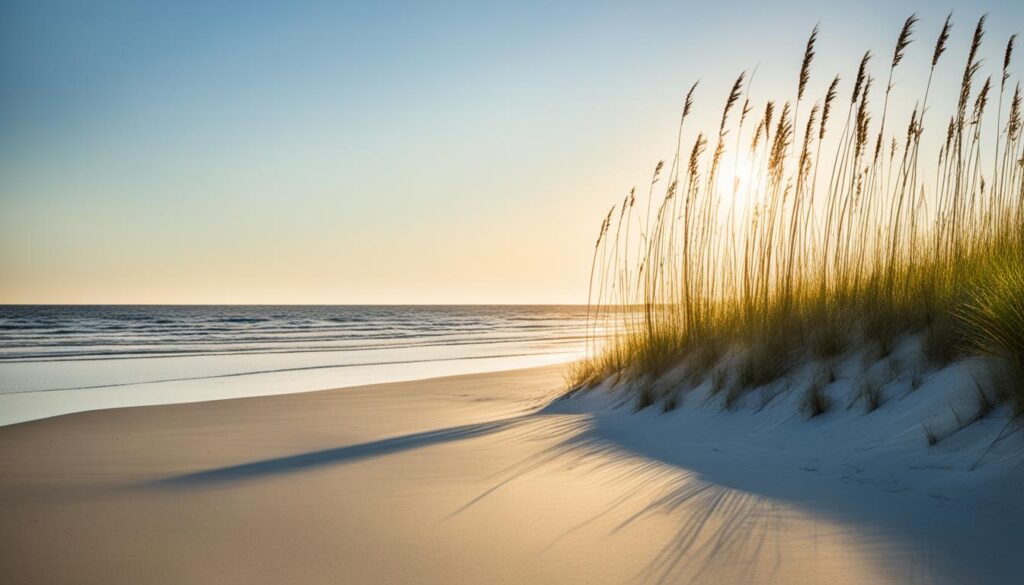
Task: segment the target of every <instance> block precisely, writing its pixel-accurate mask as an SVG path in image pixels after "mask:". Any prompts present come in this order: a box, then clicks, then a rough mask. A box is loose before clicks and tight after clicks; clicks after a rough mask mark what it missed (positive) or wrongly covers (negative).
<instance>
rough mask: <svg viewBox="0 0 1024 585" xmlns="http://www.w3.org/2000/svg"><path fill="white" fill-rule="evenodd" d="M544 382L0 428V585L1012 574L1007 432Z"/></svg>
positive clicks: (1015, 568) (972, 578)
mask: <svg viewBox="0 0 1024 585" xmlns="http://www.w3.org/2000/svg"><path fill="white" fill-rule="evenodd" d="M560 384H561V378H560V370H559V368H557V367H547V368H539V369H531V370H520V371H514V372H505V373H491V374H474V375H469V376H460V377H453V378H439V379H434V380H428V381H420V382H407V383H396V384H386V385H379V386H370V387H362V388H353V389H343V390H332V391H324V392H315V393H306V394H292V395H286V396H266V397H256V398H244V399H237V400H225V401H218V402H205V403H193V404H180V405H167V406H147V407H139V408H128V409H117V410H106V411H96V412H86V413H79V414H72V415H67V416H61V417H57V418H52V419H47V420H41V421H35V422H30V423H24V424H18V425H12V426H8V427H3V428H0V469H2V474H0V517H2V522H0V583H5V584H12V585H13V584H21V583H25V584H37V583H103V584H110V583H131V584H150V583H169V584H170V583H174V584H180V583H190V584H196V583H211V584H212V583H216V584H228V583H239V584H252V583H268V584H269V583H273V584H281V583H338V584H355V583H417V584H427V583H438V584H440V583H446V584H452V583H540V584H547V583H550V584H559V585H561V584H566V583H588V584H591V583H645V582H650V583H688V582H694V583H711V584H715V583H722V584H725V583H730V584H733V583H794V584H800V583H807V584H819V583H858V584H860V583H1009V582H1015V581H1016V579H1017V578H1018V577H1019V576H1020V575H1021V574H1022V569H1024V557H1021V556H1020V554H1019V549H1020V542H1021V540H1020V539H1021V536H1020V535H1022V534H1024V515H1022V514H1021V509H1022V508H1021V500H1022V499H1024V498H1021V495H1022V493H1024V492H1022V491H1021V485H1022V482H1021V472H1020V469H1021V466H1020V465H1019V464H1017V463H1015V462H1018V461H1020V460H1021V458H1020V457H1017V456H1015V455H1014V454H1013V453H1009V454H1008V453H1005V452H1003V451H1005V450H1006V449H1005V448H1001V449H997V450H996V451H997V457H996V460H995V463H993V464H991V465H987V466H982V468H981V469H980V470H976V471H974V472H967V471H965V470H964V469H963V467H964V466H965V465H966V464H967V462H968V459H970V458H973V457H974V455H975V454H974V453H968V451H969V450H970V449H968V448H967V447H963V446H960V447H958V446H957V445H955V444H954V440H952V439H951V440H950V442H949V444H950V445H952V446H950V447H946V448H945V449H946V451H937V450H934V449H933V450H931V451H929V450H928V449H927V448H926V447H924V448H921V449H918V448H917V447H913V448H911V447H907V446H906V445H903V446H900V445H902V444H900V443H899V441H896V445H897V446H896V447H893V449H896V450H895V451H891V452H890V451H888V450H887V449H888V447H889V446H891V445H890V444H889V443H885V441H886V440H887V439H886V437H871V436H870V433H872V432H874V431H875V430H876V427H874V426H872V425H871V424H866V425H863V429H862V430H861V431H860V432H859V434H857V432H856V428H857V427H856V425H857V424H858V423H857V422H856V421H857V420H858V419H862V420H867V417H863V416H859V415H858V416H857V417H853V416H849V415H845V416H844V415H839V414H837V415H834V416H835V419H834V420H829V419H828V416H829V415H826V417H825V418H824V419H822V420H817V419H816V420H814V421H811V422H805V421H802V420H799V419H798V417H795V416H794V415H793V413H792V410H791V409H789V408H788V405H781V406H779V407H778V408H776V409H775V410H771V408H770V409H768V410H769V411H767V412H761V413H757V414H754V413H753V412H752V410H751V411H749V412H746V411H744V412H739V413H721V412H720V411H719V409H718V408H717V407H712V406H711V405H704V404H701V403H700V402H698V401H697V400H696V399H694V400H693V401H692V402H686V403H684V407H683V408H681V409H679V410H678V411H676V412H673V413H670V414H668V415H659V414H657V413H656V412H654V411H653V409H652V410H650V411H645V412H642V413H639V414H633V413H630V412H629V410H628V409H621V408H620V409H614V408H609V401H608V400H607V399H605V398H602V397H601V396H600V395H595V396H589V397H586V398H582V399H573V400H568V401H564V402H560V403H557V404H556V405H555V406H552V407H548V408H545V409H542V410H539V411H538V408H541V406H542V405H543V404H544V399H545V397H547V396H548V395H550V393H551V392H553V391H555V390H556V389H557V388H558V387H559V386H560ZM923 390H924V389H922V391H923ZM772 408H775V407H772ZM884 409H885V407H883V410H884ZM893 412H897V409H893ZM875 415H882V416H887V415H885V414H884V413H883V412H882V411H878V412H876V413H873V414H872V415H871V416H875ZM894 416H895V415H894ZM897 418H898V417H897ZM878 420H883V419H881V418H879V419H878ZM885 420H888V419H885ZM894 420H895V419H894ZM889 424H890V425H895V424H897V423H893V422H891V421H890V423H889ZM904 424H906V425H911V424H913V423H911V422H909V419H908V420H907V421H906V422H905V423H904ZM1003 424H1005V421H1003V422H1000V421H998V420H993V421H991V422H988V421H986V422H983V423H982V424H980V425H979V426H978V430H977V431H971V432H974V433H975V434H976V435H977V436H976V437H974V438H973V439H972V438H971V437H966V438H964V439H963V440H962V441H966V442H967V443H969V444H970V445H974V444H981V443H980V442H979V441H981V440H982V439H981V436H982V435H984V436H986V437H989V436H991V435H992V433H993V432H995V431H997V430H998V429H996V428H995V427H996V426H1002V425H1003ZM916 432H917V433H920V430H919V429H916ZM908 436H909V435H908ZM851 437H860V438H859V439H856V440H855V439H852V438H851ZM890 438H891V437H890ZM907 440H908V441H909V439H907ZM918 440H920V437H918ZM1012 440H1016V441H1017V442H1018V443H1019V442H1020V441H1021V439H1020V438H1019V435H1018V436H1017V437H1016V438H1015V439H1012ZM872 441H874V444H875V447H874V448H873V447H871V445H872ZM880 443H881V444H880ZM879 444H880V445H879ZM1004 444H1005V442H1004ZM907 445H910V443H909V442H908V443H907ZM972 448H973V447H972ZM844 449H845V450H844ZM871 453H878V454H881V455H879V456H872V455H871ZM921 453H923V455H921ZM858 454H859V455H858ZM901 454H902V455H901ZM942 465H945V466H947V467H946V468H944V469H940V468H936V466H938V467H941V466H942ZM915 466H916V468H915Z"/></svg>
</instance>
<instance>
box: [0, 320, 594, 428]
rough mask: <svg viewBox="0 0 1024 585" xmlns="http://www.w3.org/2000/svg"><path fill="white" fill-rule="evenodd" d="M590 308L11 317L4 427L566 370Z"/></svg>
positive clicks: (1, 377) (1, 349) (5, 323)
mask: <svg viewBox="0 0 1024 585" xmlns="http://www.w3.org/2000/svg"><path fill="white" fill-rule="evenodd" d="M585 322H586V307H584V306H550V305H543V306H525V305H510V306H494V305H486V306H447V305H446V306H419V305H417V306H345V305H339V306H308V305H301V306H238V305H230V306H214V305H203V306H180V305H175V306H148V305H147V306H138V305H132V306H111V305H102V306H81V305H76V306H54V305H46V306H26V305H18V306H15V305H9V306H0V424H11V423H15V422H20V421H25V420H32V419H37V418H43V417H47V416H54V415H58V414H63V413H67V412H75V411H81V410H91V409H96V408H111V407H118V406H133V405H142V404H163V403H172V402H191V401H197V400H212V399H220V398H231V397H238V396H256V395H264V394H282V393H289V392H301V391H308V390H318V389H326V388H339V387H345V386H355V385H363V384H372V383H378V382H394V381H401V380H415V379H423V378H431V377H436V376H446V375H455V374H466V373H476V372H485V371H497V370H506V369H515V368H521V367H530V366H538V365H545V364H553V363H560V362H565V361H569V360H572V359H575V358H577V357H579V356H581V355H582V354H583V351H584V348H585V338H586V323H585Z"/></svg>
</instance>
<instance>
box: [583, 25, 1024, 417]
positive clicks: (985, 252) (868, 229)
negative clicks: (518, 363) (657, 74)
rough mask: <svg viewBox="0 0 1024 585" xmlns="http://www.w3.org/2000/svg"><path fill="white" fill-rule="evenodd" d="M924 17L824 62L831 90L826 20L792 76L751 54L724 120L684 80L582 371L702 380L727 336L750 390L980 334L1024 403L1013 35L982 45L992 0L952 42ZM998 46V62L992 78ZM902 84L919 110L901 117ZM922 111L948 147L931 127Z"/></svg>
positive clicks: (1023, 255) (953, 346) (633, 205)
mask: <svg viewBox="0 0 1024 585" xmlns="http://www.w3.org/2000/svg"><path fill="white" fill-rule="evenodd" d="M919 25H920V23H919V21H918V19H917V17H916V16H911V17H909V18H908V19H907V20H906V21H905V22H904V23H903V25H902V27H901V28H900V29H899V32H898V34H897V35H896V38H895V43H894V45H893V46H892V47H890V48H889V49H887V50H886V51H885V52H884V53H880V54H878V55H875V54H874V53H872V52H871V51H868V52H865V53H863V55H861V56H860V58H859V60H858V61H857V62H856V63H857V66H856V68H855V69H854V70H853V71H852V72H851V74H850V75H849V76H848V77H847V76H845V75H829V76H826V77H822V78H821V81H822V83H821V86H822V88H823V92H822V93H821V94H820V95H812V90H811V87H812V80H813V79H814V78H815V77H816V76H817V73H816V72H815V71H814V60H815V56H816V44H817V42H818V36H819V30H818V28H817V27H815V28H814V30H813V31H812V32H811V34H810V36H809V37H808V40H807V43H806V47H805V50H804V54H803V58H802V60H801V66H800V70H799V75H798V77H797V78H796V79H794V80H793V82H794V83H793V90H794V93H793V95H791V96H789V97H788V98H787V97H783V98H780V99H778V100H770V101H765V102H762V103H753V99H752V98H751V97H750V93H749V76H748V75H747V74H746V73H741V74H740V75H739V76H738V77H737V79H736V81H735V83H734V84H733V85H732V86H731V88H729V90H728V92H727V93H726V100H725V102H724V105H723V106H722V109H721V116H720V118H719V122H718V124H717V127H712V128H711V130H710V131H707V130H706V129H703V130H702V129H691V128H690V127H689V126H690V125H691V124H692V122H691V118H692V117H693V109H694V104H695V102H696V100H697V94H698V89H699V88H698V86H697V85H696V84H695V85H694V86H692V87H690V88H689V90H688V92H687V93H686V94H685V98H684V100H683V107H682V114H681V116H680V119H679V123H678V128H677V129H676V136H677V139H676V150H675V153H674V155H673V156H672V157H671V158H670V159H668V160H667V161H663V162H659V163H658V164H657V165H656V166H655V170H654V173H653V176H652V178H651V180H650V182H649V184H648V185H646V186H645V187H644V188H642V189H639V190H638V189H634V190H632V191H630V192H629V193H628V194H627V195H626V196H625V198H624V199H623V200H622V201H621V202H620V203H619V204H617V205H616V206H615V207H613V208H612V210H611V211H609V212H608V213H607V214H606V215H604V216H603V218H602V222H601V226H600V230H599V234H598V238H597V240H596V242H595V246H594V256H593V261H592V266H591V278H590V291H589V303H590V310H589V318H590V320H591V325H592V326H591V330H592V331H595V332H596V331H614V332H615V333H613V334H611V335H610V336H605V337H599V336H597V335H594V336H593V339H592V340H591V344H590V355H589V357H588V358H586V359H584V360H582V361H580V362H578V363H576V364H575V365H574V367H573V369H572V372H571V374H570V380H569V383H570V385H571V386H572V387H574V388H585V387H588V386H591V385H593V384H595V383H597V382H600V381H602V380H605V379H609V378H612V379H614V380H616V381H618V380H624V379H625V380H630V379H632V380H637V381H643V380H656V379H657V378H658V377H659V376H660V375H661V374H663V373H664V372H666V371H668V370H669V369H677V368H680V367H682V368H684V369H685V371H686V372H687V376H689V377H690V378H691V379H692V380H693V381H698V380H701V379H704V378H705V377H708V376H712V371H713V370H714V369H716V366H717V365H718V364H719V362H720V360H721V359H722V357H723V356H724V355H726V354H727V353H728V354H730V355H732V356H739V357H738V358H735V359H733V360H732V361H731V362H730V363H731V364H732V370H733V371H732V372H731V373H730V375H729V376H728V379H725V378H724V377H723V376H722V374H721V373H718V374H717V375H718V377H719V378H720V379H719V380H718V381H714V380H713V382H714V383H713V386H714V387H716V388H718V387H721V388H723V389H726V390H727V391H728V392H727V396H733V397H737V396H741V395H742V393H743V392H744V391H746V390H748V389H751V388H756V387H758V386H762V385H764V384H768V383H770V382H772V381H774V380H776V379H778V378H779V377H780V376H783V375H784V374H785V373H786V371H787V369H788V368H790V367H792V366H793V365H794V364H796V363H798V362H799V361H800V360H802V359H807V358H813V359H822V360H825V359H830V358H833V357H835V356H838V355H840V354H842V353H843V352H845V351H846V350H847V349H848V348H849V347H851V346H853V345H856V346H858V347H864V346H873V347H876V351H878V352H879V353H880V354H882V355H885V354H886V353H888V352H889V351H891V350H892V347H893V344H894V343H895V342H896V341H897V340H898V339H899V338H900V337H901V336H903V335H906V334H908V333H917V334H920V335H921V336H922V339H923V352H924V353H925V354H926V355H927V357H928V359H929V360H930V361H931V362H932V363H933V365H942V364H944V363H948V362H949V361H951V360H953V359H956V358H957V357H959V356H961V355H964V354H966V353H979V354H984V355H988V356H990V357H992V358H993V359H994V360H997V361H998V362H999V363H1000V364H1002V365H1005V366H1006V367H1007V368H1008V370H1007V371H1009V372H1010V375H1009V379H1010V380H1012V382H1011V383H1010V384H1009V385H1003V387H1007V388H1009V390H1007V391H1005V392H1003V393H1002V394H1001V396H1000V398H1002V399H1003V400H1006V401H1009V402H1012V403H1014V404H1015V405H1016V407H1017V409H1018V412H1019V411H1020V410H1021V409H1024V230H1022V225H1024V148H1022V147H1024V143H1022V140H1021V130H1022V112H1021V108H1022V103H1021V102H1022V95H1021V88H1020V85H1019V83H1017V82H1014V80H1013V77H1014V75H1013V74H1012V68H1013V50H1014V42H1015V37H1010V38H1009V39H1008V40H1006V39H1004V40H1003V42H1002V43H1000V45H999V59H998V60H996V59H988V60H986V59H984V58H983V54H984V53H985V51H989V49H990V47H989V43H988V41H987V39H986V35H985V18H984V17H982V18H981V19H980V20H978V21H977V23H976V25H975V26H974V27H973V28H972V29H971V31H972V32H971V36H970V39H971V42H970V45H969V47H968V50H967V54H966V55H961V56H959V59H958V60H959V62H955V61H954V56H953V55H952V54H949V53H947V48H948V44H949V39H950V36H951V34H952V31H953V22H952V20H951V19H950V18H947V19H946V20H945V22H944V23H943V24H942V26H941V28H938V30H936V31H934V32H932V33H931V34H930V35H929V36H930V37H931V38H930V39H927V40H925V39H924V38H922V31H920V30H919V28H920V26H919ZM911 50H926V51H928V55H929V56H930V59H929V61H928V62H929V63H930V69H929V71H928V77H927V82H926V84H925V85H924V87H922V88H920V89H919V90H918V91H912V88H909V87H904V86H903V85H901V84H898V83H897V80H898V79H899V76H900V67H901V65H902V64H903V62H904V58H905V56H906V55H907V54H908V52H909V51H911ZM986 62H988V63H991V62H997V67H998V68H997V69H996V70H995V71H994V72H993V74H992V76H989V77H987V78H985V79H982V72H983V70H984V69H985V68H984V67H983V63H986ZM941 67H956V68H957V71H958V72H959V71H961V69H960V68H961V67H962V81H961V83H960V85H959V88H958V94H957V95H956V96H954V97H955V106H954V107H953V109H952V111H951V112H946V113H945V114H943V113H941V112H933V111H932V108H931V107H930V106H929V98H930V97H934V96H930V95H929V94H930V93H932V91H933V89H935V88H933V86H932V81H933V77H934V75H935V73H936V71H938V70H939V68H941ZM958 77H960V75H959V73H958ZM900 100H903V101H902V102H901V101H900ZM897 104H901V105H906V109H907V110H910V111H912V113H911V114H910V116H909V119H902V120H896V119H890V112H892V111H894V108H893V106H894V105H897ZM910 104H913V108H910ZM926 131H927V132H931V133H933V134H934V135H935V136H936V139H935V140H934V142H936V143H937V144H938V152H933V151H930V149H928V148H926V147H924V143H922V136H924V135H925V132H926ZM926 150H928V151H927V152H926ZM645 191H646V192H645ZM637 387H638V388H643V387H644V386H643V384H639V385H637ZM821 407H822V404H821V403H820V398H819V397H814V396H812V397H811V406H810V408H811V409H812V410H813V411H815V412H817V411H819V410H820V409H821Z"/></svg>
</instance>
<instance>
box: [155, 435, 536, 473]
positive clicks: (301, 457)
mask: <svg viewBox="0 0 1024 585" xmlns="http://www.w3.org/2000/svg"><path fill="white" fill-rule="evenodd" d="M523 420H524V419H523V417H515V418H510V419H505V420H499V421H492V422H484V423H476V424H468V425H462V426H457V427H450V428H446V429H438V430H434V431H426V432H422V433H413V434H410V435H403V436H399V437H392V438H389V439H381V440H379V441H370V442H368V443H360V444H356V445H346V446H343V447H335V448H331V449H323V450H320V451H311V452H306V453H297V454H295V455H286V456H284V457H275V458H272V459H261V460H257V461H250V462H247V463H242V464H239V465H229V466H226V467H217V468H213V469H205V470H203V471H196V472H193V473H186V474H182V475H176V476H173V477H168V478H164V479H160V480H157V481H155V482H152V483H150V484H148V485H149V486H151V487H165V488H173V487H180V488H188V487H201V486H204V485H210V484H219V483H231V482H242V481H249V480H256V479H261V478H266V477H272V476H278V475H286V474H291V473H298V472H301V471H308V470H311V469H315V468H320V467H327V466H331V465H343V464H347V463H354V462H357V461H363V460H367V459H372V458H374V457H380V456H383V455H390V454H393V453H399V452H402V451H409V450H412V449H422V448H424V447H429V446H432V445H439V444H442V443H449V442H452V441H462V440H465V439H471V438H474V437H480V436H484V435H488V434H491V433H495V432H498V431H502V430H506V429H509V428H511V427H513V426H515V425H518V424H521V423H522V422H523Z"/></svg>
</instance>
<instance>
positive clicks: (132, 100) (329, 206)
mask: <svg viewBox="0 0 1024 585" xmlns="http://www.w3.org/2000/svg"><path fill="white" fill-rule="evenodd" d="M950 10H953V12H954V22H955V23H956V24H955V26H954V29H953V38H952V39H951V44H950V49H949V52H948V53H947V55H948V57H946V58H948V59H949V62H948V63H945V68H940V69H942V70H941V71H940V73H939V74H937V80H936V84H937V85H939V86H942V85H943V84H955V83H957V81H958V77H959V75H960V74H961V73H962V67H963V60H964V58H965V54H966V48H965V46H966V44H967V42H968V40H969V36H970V33H971V30H972V29H973V26H974V23H975V22H976V20H977V18H978V16H980V15H981V14H982V13H985V12H988V13H989V18H990V20H989V26H988V35H987V37H986V44H985V45H983V56H984V57H985V58H986V65H987V66H988V67H989V69H991V68H992V67H994V66H993V63H996V62H997V61H999V60H1000V59H1001V56H1002V48H1003V46H1004V45H1005V42H1006V38H1007V37H1008V36H1009V35H1010V34H1012V33H1016V32H1024V3H1019V2H1010V1H992V2H984V1H982V2H948V1H947V2H942V1H939V2H916V3H915V2H891V1H886V2H876V1H871V2H857V3H852V2H834V3H829V2H816V3H813V4H808V3H795V2H786V1H779V2H776V3H773V4H772V5H771V9H770V12H766V11H765V7H764V6H763V4H762V3H760V2H703V3H687V2H681V1H678V0H677V1H674V2H628V3H627V2H593V1H588V2H531V1H525V2H509V3H500V4H499V3H486V2H439V3H424V2H355V3H346V2H302V1H294V2H284V3H274V2H238V3H226V2H216V1H202V2H193V1H191V0H177V1H173V2H170V1H168V2H128V1H123V2H121V1H107V0H96V1H94V2H88V3H83V2H77V1H67V2H53V1H48V0H40V1H31V2H23V1H13V2H12V1H11V0H3V1H2V2H0V75H2V79H3V83H0V303H157V304H174V303H185V304H192V303H238V304H248V303H254V304H257V303H266V304H271V303H281V304H288V303H325V304H331V303H338V304H390V303H404V304H439V303H459V304H463V303H581V302H585V301H586V292H587V275H588V270H589V267H590V254H591V252H592V249H593V243H594V238H595V237H596V235H597V228H598V225H599V223H600V221H601V219H602V218H603V216H604V213H606V211H607V209H608V207H609V206H610V205H612V204H613V203H615V202H617V201H619V200H621V198H622V197H623V195H624V194H625V193H626V192H628V191H629V189H630V187H632V186H634V185H642V184H643V183H645V182H646V181H647V180H648V178H649V176H650V174H651V170H652V169H653V166H654V164H655V163H656V162H657V161H658V160H659V159H662V158H667V157H670V156H671V155H672V151H673V148H674V142H675V125H676V123H677V120H678V115H679V109H680V106H681V101H682V94H683V93H684V92H685V90H686V89H687V88H688V87H689V86H690V84H692V83H693V82H694V81H696V80H698V79H699V80H700V91H699V92H698V94H697V98H698V108H697V116H698V121H701V120H702V121H703V125H704V126H705V127H706V128H713V127H714V126H715V120H716V119H717V116H718V115H719V114H720V110H721V102H722V100H723V99H724V97H725V95H726V94H727V93H728V90H729V86H730V85H731V83H732V80H733V79H735V77H736V75H737V74H738V73H739V72H740V71H742V70H747V71H752V70H754V69H755V68H756V74H755V77H754V81H753V82H752V90H751V91H752V93H753V94H756V95H762V96H765V97H767V96H775V97H779V96H781V99H786V98H787V96H792V94H794V93H795V84H796V77H797V71H798V69H799V65H800V57H801V56H802V53H803V46H804V43H805V42H806V38H807V34H808V33H809V31H810V30H811V28H812V27H813V26H814V25H815V24H816V23H818V24H820V26H821V36H820V40H819V44H818V56H817V57H816V60H815V65H814V69H813V73H812V81H811V85H812V89H811V91H812V92H819V93H820V92H822V91H823V88H824V86H825V85H827V83H828V81H830V80H831V77H832V75H834V74H835V73H840V74H842V75H843V76H844V78H852V76H853V73H854V72H855V69H856V65H857V62H858V60H859V58H860V55H861V54H862V53H863V51H864V50H866V49H869V48H870V49H873V50H875V52H876V53H878V54H880V55H889V54H891V52H892V44H893V42H894V40H895V37H896V34H897V33H898V31H899V28H900V26H901V25H902V23H903V20H904V19H905V18H906V17H907V16H909V14H910V13H912V12H917V13H918V14H919V15H920V17H921V23H920V24H919V26H918V31H919V32H918V35H919V36H918V39H919V42H918V43H916V44H914V45H912V47H911V49H910V51H909V54H908V57H907V60H908V65H907V66H901V67H902V69H900V70H898V75H897V79H896V80H895V81H896V84H897V85H896V86H897V87H900V88H902V87H904V86H905V87H913V88H915V91H917V89H919V88H921V87H923V86H924V83H925V81H926V76H927V65H926V63H927V61H928V60H929V58H930V51H931V46H932V45H933V44H934V37H935V35H936V34H937V32H938V30H939V28H940V27H941V24H942V20H943V19H944V17H945V14H946V13H947V12H949V11H950ZM1018 70H1019V68H1018ZM990 73H992V71H988V72H987V73H986V74H990ZM947 93H950V92H947ZM935 100H936V103H935V106H934V107H935V108H936V109H940V108H942V107H947V109H948V105H946V106H943V105H942V104H941V100H940V99H939V98H935Z"/></svg>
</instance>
